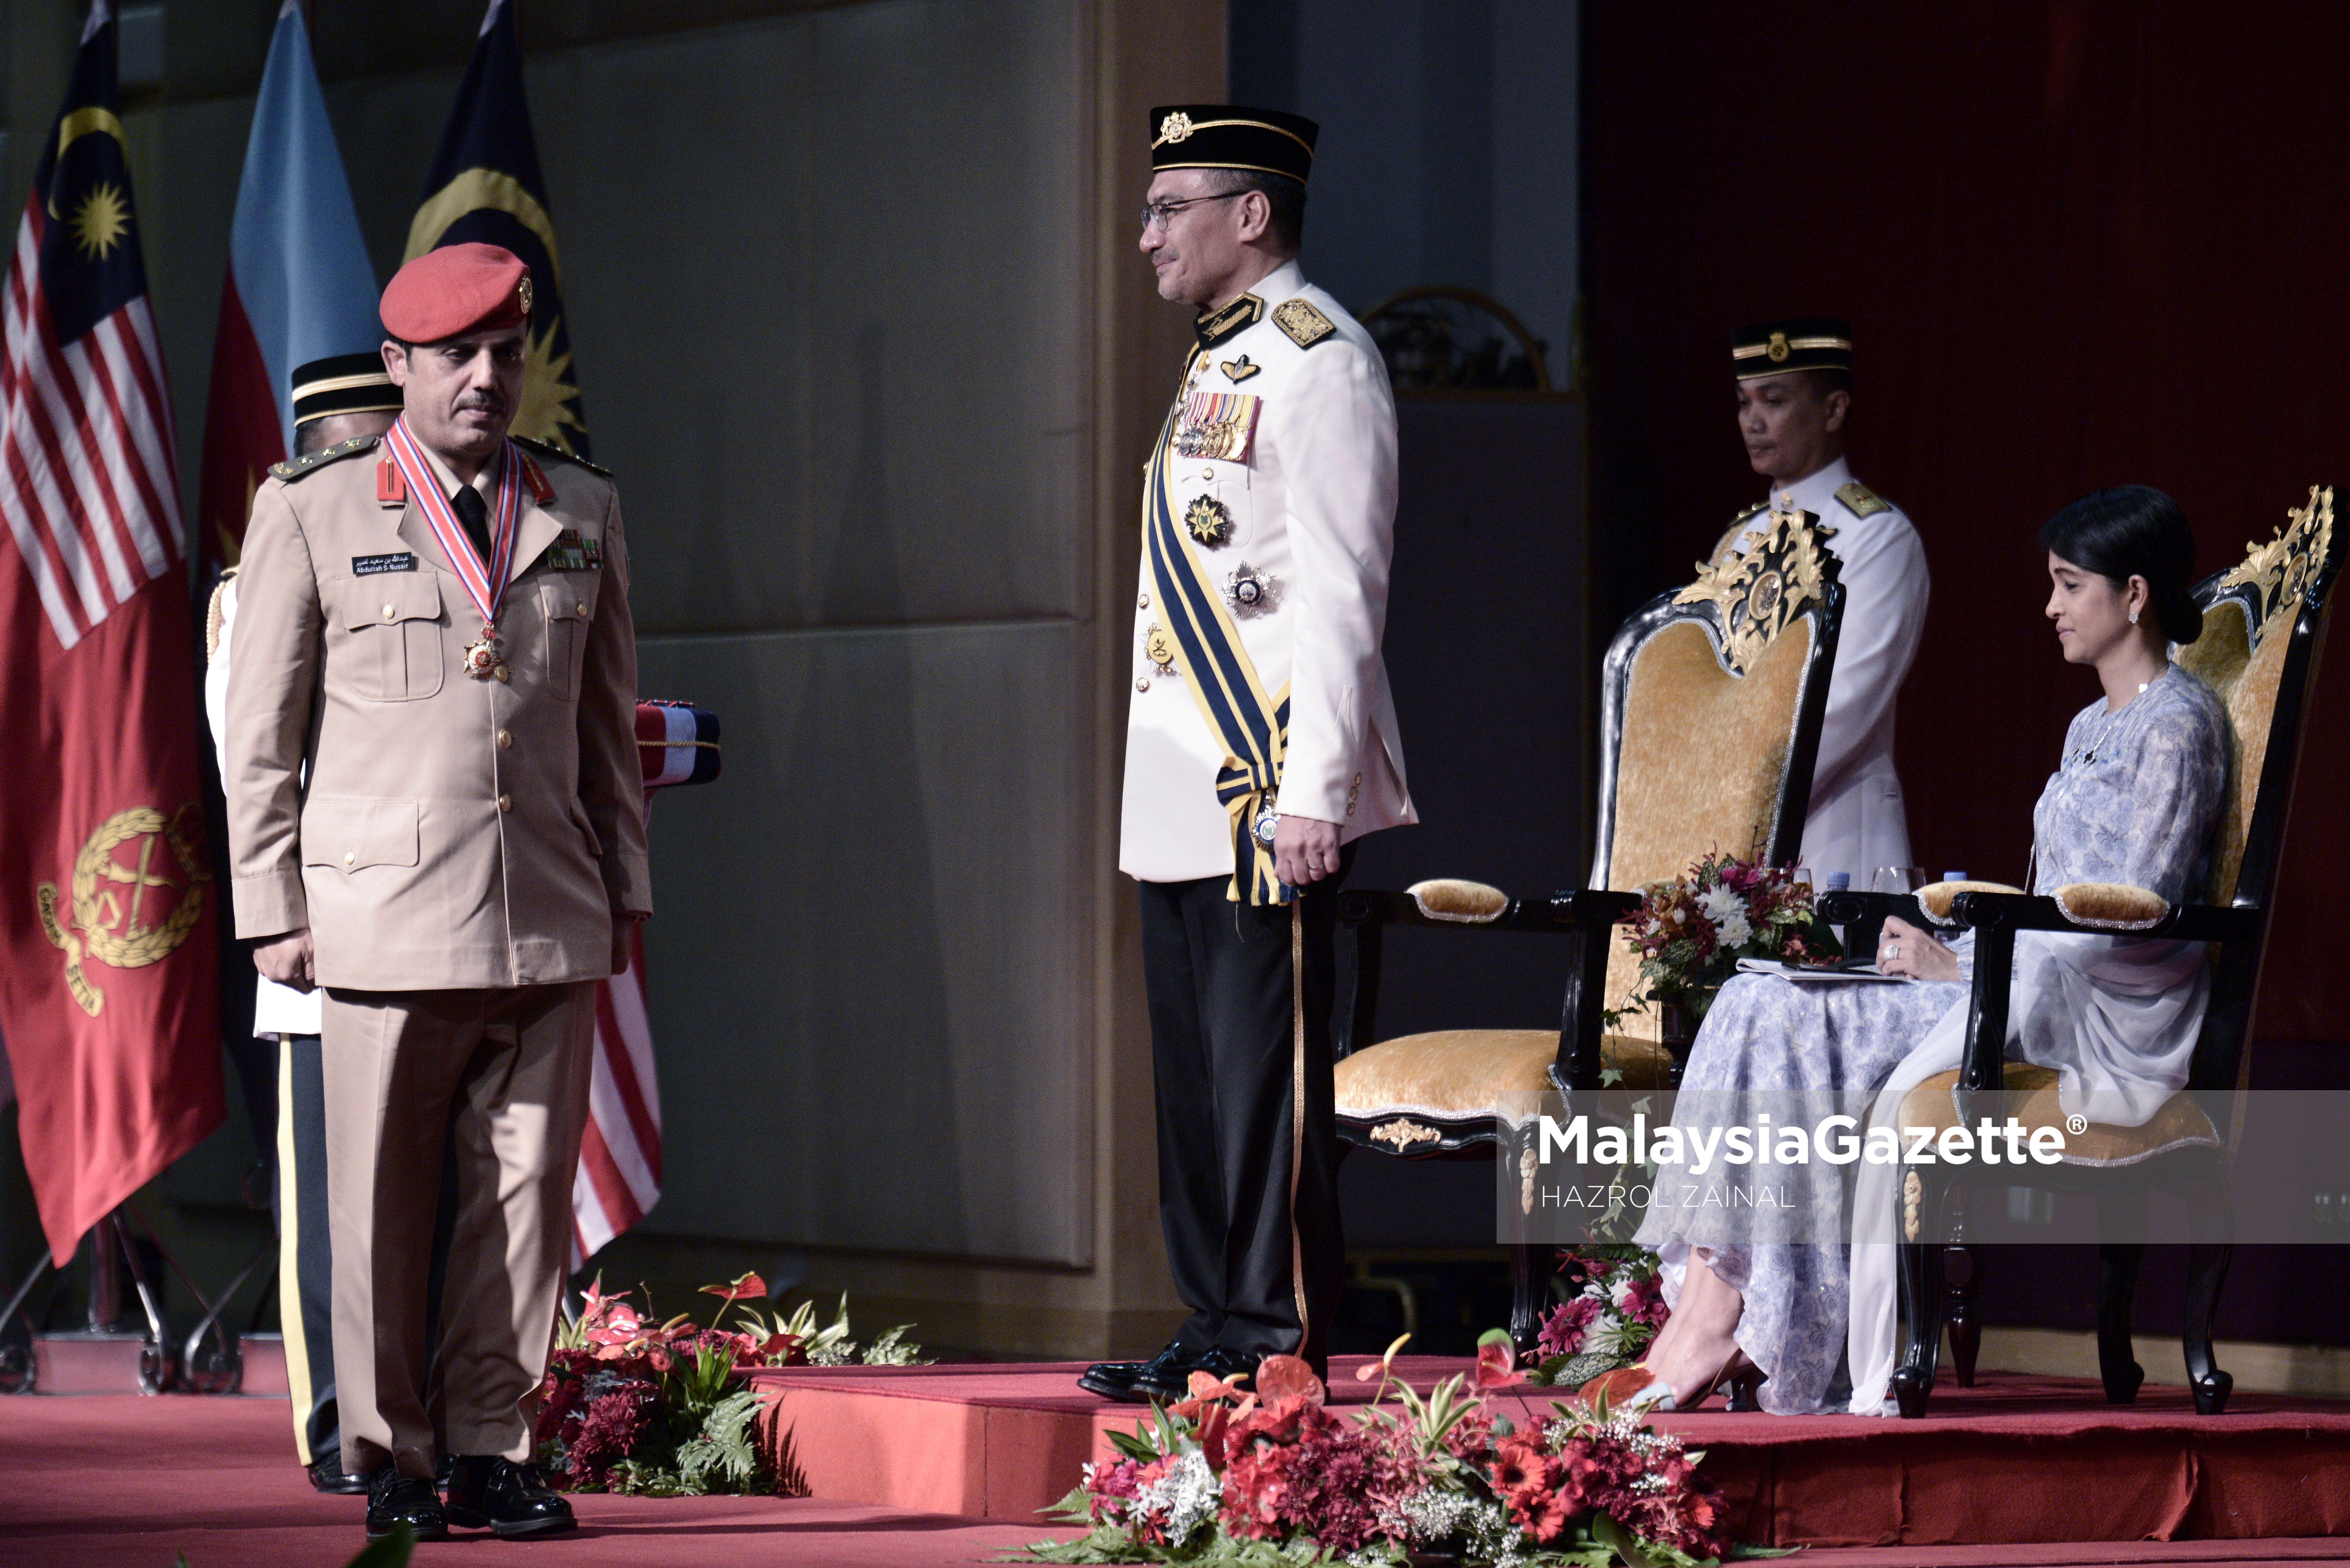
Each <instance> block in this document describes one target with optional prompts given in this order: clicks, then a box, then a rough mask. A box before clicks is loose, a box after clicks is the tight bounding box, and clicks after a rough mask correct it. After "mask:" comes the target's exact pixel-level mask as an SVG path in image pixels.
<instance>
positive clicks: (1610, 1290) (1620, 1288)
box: [1607, 1274, 1632, 1312]
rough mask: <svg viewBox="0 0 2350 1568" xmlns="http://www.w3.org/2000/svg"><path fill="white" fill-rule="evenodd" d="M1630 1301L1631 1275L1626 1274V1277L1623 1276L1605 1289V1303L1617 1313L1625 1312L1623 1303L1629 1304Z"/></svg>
mask: <svg viewBox="0 0 2350 1568" xmlns="http://www.w3.org/2000/svg"><path fill="white" fill-rule="evenodd" d="M1631 1299H1632V1276H1631V1275H1629V1274H1626V1275H1624V1276H1623V1277H1622V1278H1620V1279H1618V1280H1617V1282H1615V1283H1614V1284H1612V1285H1610V1286H1609V1287H1607V1303H1608V1304H1609V1305H1610V1306H1613V1307H1614V1308H1615V1309H1616V1310H1617V1312H1623V1311H1625V1310H1627V1309H1626V1306H1625V1303H1627V1302H1629V1301H1630V1300H1631Z"/></svg>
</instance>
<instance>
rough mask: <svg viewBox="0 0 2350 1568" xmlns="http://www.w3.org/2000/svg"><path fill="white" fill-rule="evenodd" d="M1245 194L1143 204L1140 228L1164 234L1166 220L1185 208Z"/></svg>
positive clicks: (1245, 193) (1187, 198) (1228, 194)
mask: <svg viewBox="0 0 2350 1568" xmlns="http://www.w3.org/2000/svg"><path fill="white" fill-rule="evenodd" d="M1247 194H1248V192H1246V191H1227V192H1224V193H1223V194H1222V195H1221V196H1186V197H1184V198H1183V199H1182V200H1180V201H1178V202H1144V203H1143V204H1142V226H1143V227H1144V228H1146V229H1157V230H1158V231H1159V233H1160V234H1165V233H1166V232H1167V220H1168V219H1170V218H1171V217H1173V216H1174V215H1175V214H1176V213H1180V212H1181V211H1182V210H1183V209H1184V208H1186V207H1195V206H1197V205H1199V204H1200V203H1201V202H1229V201H1231V200H1232V198H1233V197H1235V196H1245V195H1247Z"/></svg>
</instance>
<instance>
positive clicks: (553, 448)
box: [512, 436, 612, 479]
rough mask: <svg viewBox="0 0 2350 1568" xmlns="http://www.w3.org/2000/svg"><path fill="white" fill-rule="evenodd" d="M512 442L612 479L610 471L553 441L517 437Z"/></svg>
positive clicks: (531, 437)
mask: <svg viewBox="0 0 2350 1568" xmlns="http://www.w3.org/2000/svg"><path fill="white" fill-rule="evenodd" d="M512 440H513V441H514V443H515V445H516V446H523V447H528V448H529V449H530V450H531V451H533V452H536V453H538V455H539V456H541V457H551V458H555V459H556V460H557V461H558V462H570V463H577V464H578V465H579V466H580V467H581V468H584V469H586V470H587V472H590V473H593V474H598V475H600V476H601V477H603V478H605V479H609V478H611V477H612V471H611V470H610V469H608V468H598V467H597V466H596V465H595V464H594V463H592V462H588V461H587V459H586V458H584V457H581V456H580V455H579V454H578V453H577V452H566V451H564V450H563V449H562V448H561V447H559V446H557V445H556V444H555V443H554V442H553V441H540V440H539V439H538V438H537V437H536V436H515V437H513V438H512Z"/></svg>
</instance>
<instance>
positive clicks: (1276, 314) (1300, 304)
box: [1273, 299, 1338, 348]
mask: <svg viewBox="0 0 2350 1568" xmlns="http://www.w3.org/2000/svg"><path fill="white" fill-rule="evenodd" d="M1273 324H1274V326H1275V327H1280V328H1281V330H1282V331H1283V333H1284V334H1285V335H1286V336H1287V337H1288V338H1289V340H1290V341H1291V342H1292V343H1295V344H1296V345H1297V346H1298V347H1299V348H1313V347H1314V345H1315V344H1316V343H1319V342H1321V341H1322V339H1324V338H1325V337H1329V336H1330V335H1331V334H1332V333H1334V332H1336V331H1337V330H1338V328H1337V327H1336V325H1334V324H1333V323H1332V321H1331V320H1330V318H1329V317H1326V316H1325V315H1323V314H1322V313H1321V312H1320V311H1318V310H1316V309H1315V308H1314V306H1312V305H1310V304H1308V303H1307V302H1306V301H1305V300H1303V299H1292V300H1285V301H1284V302H1283V303H1282V304H1280V305H1276V306H1274V307H1273Z"/></svg>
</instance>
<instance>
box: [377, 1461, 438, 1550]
mask: <svg viewBox="0 0 2350 1568" xmlns="http://www.w3.org/2000/svg"><path fill="white" fill-rule="evenodd" d="M367 1494H368V1506H367V1538H368V1539H369V1541H381V1540H382V1539H383V1538H384V1537H385V1536H387V1535H390V1533H391V1532H393V1531H395V1530H398V1529H399V1528H400V1526H401V1525H403V1524H404V1525H406V1526H407V1527H408V1531H409V1533H410V1534H411V1535H413V1536H415V1537H416V1539H417V1540H419V1541H446V1540H448V1539H449V1516H448V1515H447V1514H445V1513H443V1512H442V1511H441V1494H440V1493H439V1492H437V1491H435V1490H432V1482H431V1481H429V1480H421V1479H419V1478H418V1477H415V1476H411V1475H407V1474H404V1473H403V1472H402V1471H401V1470H400V1467H399V1466H397V1465H386V1466H384V1467H383V1469H380V1470H378V1471H376V1472H375V1473H374V1474H373V1475H371V1476H369V1477H368V1478H367Z"/></svg>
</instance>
